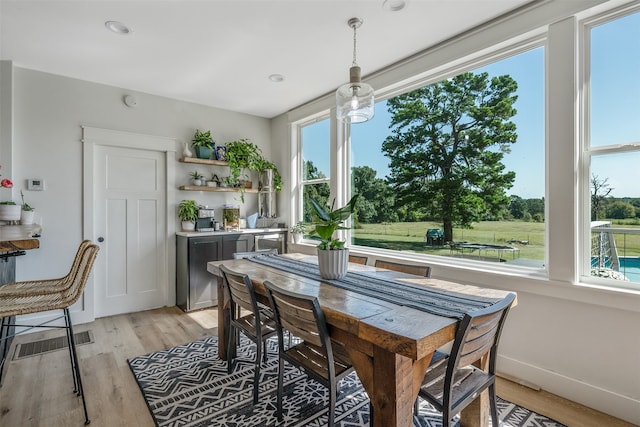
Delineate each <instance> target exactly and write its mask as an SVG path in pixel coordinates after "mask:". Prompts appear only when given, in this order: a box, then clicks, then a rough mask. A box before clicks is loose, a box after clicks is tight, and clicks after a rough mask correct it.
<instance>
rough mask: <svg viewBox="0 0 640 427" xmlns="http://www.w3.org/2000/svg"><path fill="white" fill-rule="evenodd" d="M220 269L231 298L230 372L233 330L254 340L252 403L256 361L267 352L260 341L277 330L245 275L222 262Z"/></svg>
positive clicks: (256, 379)
mask: <svg viewBox="0 0 640 427" xmlns="http://www.w3.org/2000/svg"><path fill="white" fill-rule="evenodd" d="M220 271H222V276H223V278H224V282H225V284H226V286H227V291H228V292H229V299H230V300H231V310H230V313H231V321H230V322H229V326H230V330H229V347H227V348H228V352H227V372H228V373H229V374H230V373H231V371H232V370H233V358H232V355H233V352H234V350H235V342H234V341H236V338H237V335H238V334H237V332H238V331H239V332H242V333H243V334H244V335H245V336H246V337H247V338H249V339H250V340H251V341H253V342H254V343H255V344H256V360H255V370H254V377H253V403H254V404H256V403H258V389H259V386H260V384H259V382H260V363H261V361H262V359H263V358H264V360H266V356H267V346H266V345H264V344H263V343H264V342H265V341H266V340H267V339H269V338H271V337H273V336H275V335H276V333H277V332H276V324H275V321H274V319H273V312H271V310H270V309H268V308H266V307H264V308H261V307H260V305H259V304H258V301H257V300H256V294H255V291H254V290H253V284H252V283H251V279H249V276H248V275H246V274H242V273H237V272H235V271H233V270H230V269H228V268H227V267H225V266H224V265H221V266H220ZM240 309H244V310H247V311H248V312H249V313H248V314H246V315H243V316H241V315H240V313H241V312H240Z"/></svg>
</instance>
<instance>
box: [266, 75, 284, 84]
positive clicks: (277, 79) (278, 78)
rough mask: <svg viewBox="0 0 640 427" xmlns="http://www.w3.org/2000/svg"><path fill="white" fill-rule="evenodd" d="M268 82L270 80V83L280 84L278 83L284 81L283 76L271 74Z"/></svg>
mask: <svg viewBox="0 0 640 427" xmlns="http://www.w3.org/2000/svg"><path fill="white" fill-rule="evenodd" d="M269 80H271V81H272V82H275V83H280V82H282V81H284V76H283V75H282V74H271V75H270V76H269Z"/></svg>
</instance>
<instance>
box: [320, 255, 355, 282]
mask: <svg viewBox="0 0 640 427" xmlns="http://www.w3.org/2000/svg"><path fill="white" fill-rule="evenodd" d="M348 266H349V249H342V250H334V251H329V250H321V249H318V268H319V269H320V275H321V276H322V277H323V278H325V279H341V278H343V277H344V276H346V275H347V268H348Z"/></svg>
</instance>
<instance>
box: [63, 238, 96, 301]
mask: <svg viewBox="0 0 640 427" xmlns="http://www.w3.org/2000/svg"><path fill="white" fill-rule="evenodd" d="M83 243H84V242H83ZM98 251H100V247H99V246H98V245H96V244H93V243H89V244H86V245H84V250H83V251H82V253H81V255H80V260H79V262H78V265H77V268H76V269H75V274H73V280H72V281H71V284H70V286H69V287H68V288H66V289H63V290H61V300H62V301H64V304H65V305H66V306H67V307H69V306H71V305H73V304H74V303H75V302H76V301H78V299H79V298H80V295H82V292H83V291H84V287H85V285H86V284H87V280H88V279H89V275H90V274H91V269H92V268H93V264H94V261H95V259H96V256H97V255H98ZM74 264H75V262H74Z"/></svg>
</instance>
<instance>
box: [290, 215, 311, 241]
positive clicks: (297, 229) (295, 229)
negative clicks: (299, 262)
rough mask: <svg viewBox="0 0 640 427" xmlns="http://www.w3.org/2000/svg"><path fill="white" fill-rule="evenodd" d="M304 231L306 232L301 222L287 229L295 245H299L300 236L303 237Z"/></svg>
mask: <svg viewBox="0 0 640 427" xmlns="http://www.w3.org/2000/svg"><path fill="white" fill-rule="evenodd" d="M305 231H307V228H306V227H305V225H304V223H303V222H302V221H298V222H297V223H296V225H294V226H292V227H291V228H290V229H289V232H291V235H292V236H293V243H296V244H298V243H300V241H301V240H302V236H304V233H305Z"/></svg>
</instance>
